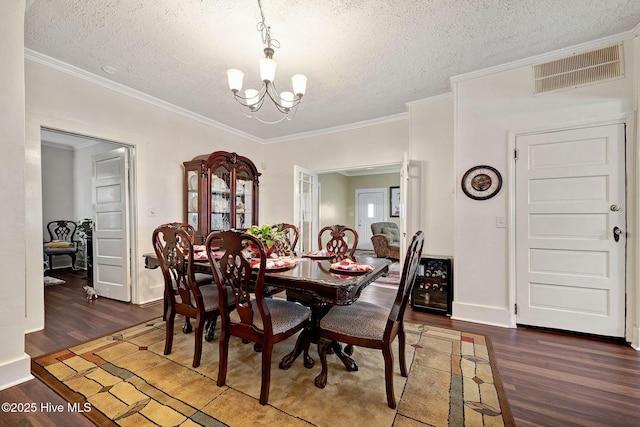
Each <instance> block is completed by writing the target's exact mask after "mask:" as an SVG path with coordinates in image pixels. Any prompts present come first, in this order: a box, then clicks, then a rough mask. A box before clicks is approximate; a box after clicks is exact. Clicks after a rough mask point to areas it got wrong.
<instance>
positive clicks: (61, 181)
mask: <svg viewBox="0 0 640 427" xmlns="http://www.w3.org/2000/svg"><path fill="white" fill-rule="evenodd" d="M73 157H74V156H73V150H71V149H65V148H57V147H51V146H48V145H43V146H42V230H43V233H44V237H45V240H46V241H48V240H49V233H47V231H46V230H47V223H49V221H54V220H57V219H69V220H72V221H75V218H76V217H75V214H74V191H73V189H74V184H73V181H74V180H73Z"/></svg>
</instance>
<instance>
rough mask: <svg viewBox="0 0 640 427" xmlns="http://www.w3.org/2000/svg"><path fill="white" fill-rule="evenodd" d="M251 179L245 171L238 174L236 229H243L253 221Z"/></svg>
mask: <svg viewBox="0 0 640 427" xmlns="http://www.w3.org/2000/svg"><path fill="white" fill-rule="evenodd" d="M252 209H253V179H252V177H251V176H249V174H248V173H247V172H246V171H241V172H239V173H238V176H237V180H236V228H240V229H245V228H249V227H251V226H252V225H258V224H252V223H251V222H252V221H253V211H252Z"/></svg>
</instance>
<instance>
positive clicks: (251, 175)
mask: <svg viewBox="0 0 640 427" xmlns="http://www.w3.org/2000/svg"><path fill="white" fill-rule="evenodd" d="M183 165H184V219H185V222H187V223H189V224H191V225H192V226H193V227H194V228H195V229H196V234H197V237H198V239H197V240H198V243H202V242H204V240H205V239H206V237H207V235H208V234H209V233H210V232H211V231H212V230H229V229H238V230H239V229H246V228H249V227H250V226H252V225H254V224H258V185H259V181H258V177H259V176H260V173H259V172H258V169H257V168H256V166H255V165H254V164H253V162H252V161H251V160H249V159H248V158H246V157H244V156H239V155H238V154H236V153H230V152H227V151H215V152H213V153H211V154H203V155H201V156H196V157H194V158H193V160H190V161H187V162H184V163H183Z"/></svg>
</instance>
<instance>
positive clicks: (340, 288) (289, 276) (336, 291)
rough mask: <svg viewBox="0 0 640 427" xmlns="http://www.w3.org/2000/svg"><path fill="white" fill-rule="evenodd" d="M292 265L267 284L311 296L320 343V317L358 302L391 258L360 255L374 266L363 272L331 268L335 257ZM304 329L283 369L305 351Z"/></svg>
mask: <svg viewBox="0 0 640 427" xmlns="http://www.w3.org/2000/svg"><path fill="white" fill-rule="evenodd" d="M143 257H144V258H145V267H146V268H157V267H158V266H159V264H158V260H157V258H156V255H155V253H150V254H144V255H143ZM290 260H291V264H292V265H293V266H292V267H290V268H286V269H276V270H269V269H267V271H266V272H265V279H264V281H265V285H269V286H272V287H276V288H279V289H289V290H292V291H297V292H302V293H304V294H306V295H308V296H309V306H310V308H311V324H312V325H311V330H310V333H311V337H310V338H311V342H317V338H318V333H319V328H320V319H321V318H322V316H324V314H326V313H327V311H328V310H329V309H330V308H331V306H333V305H349V304H352V303H353V302H355V301H356V300H357V299H358V298H359V297H360V294H361V293H362V291H363V290H364V289H365V288H366V287H367V286H368V285H369V284H371V283H372V282H373V281H375V280H376V279H378V278H379V277H381V276H386V275H387V274H388V272H389V265H390V264H391V261H390V260H388V259H385V258H374V257H360V256H356V257H354V258H352V260H354V261H356V262H358V263H362V264H368V265H370V266H372V267H373V268H372V269H371V270H368V271H363V272H357V273H353V272H342V271H337V270H333V269H331V264H332V263H334V262H336V260H335V259H332V258H330V259H318V258H307V257H300V258H290ZM194 267H196V269H197V270H199V271H202V272H211V267H210V265H209V263H208V261H195V265H194ZM305 333H306V332H304V331H303V333H301V334H300V335H299V336H298V340H297V341H296V344H295V347H294V349H293V351H291V353H289V354H288V355H286V356H285V357H284V358H283V359H282V360H281V362H280V368H281V369H288V368H289V367H290V366H291V365H292V364H293V362H294V361H295V359H296V358H297V357H298V356H299V355H300V354H301V352H302V350H303V346H304V339H305V337H304V334H305ZM336 355H337V356H338V357H339V358H340V359H341V360H342V362H343V363H344V365H345V367H346V368H347V369H349V370H357V369H358V368H357V364H356V363H355V361H353V360H352V359H351V358H350V357H349V356H348V355H347V354H344V353H343V352H342V351H341V350H338V351H337V352H336ZM313 364H314V361H313V358H311V357H310V356H309V357H306V358H305V360H304V365H305V367H307V368H311V367H313Z"/></svg>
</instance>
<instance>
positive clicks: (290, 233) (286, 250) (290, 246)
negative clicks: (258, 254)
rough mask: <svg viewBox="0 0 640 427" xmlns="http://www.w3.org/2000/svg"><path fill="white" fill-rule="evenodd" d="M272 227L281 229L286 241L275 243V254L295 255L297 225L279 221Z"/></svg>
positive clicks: (297, 234)
mask: <svg viewBox="0 0 640 427" xmlns="http://www.w3.org/2000/svg"><path fill="white" fill-rule="evenodd" d="M274 227H277V228H278V230H281V231H283V232H284V233H285V236H286V241H285V242H282V243H280V242H278V243H276V245H277V247H276V250H275V252H276V254H278V256H293V257H295V256H296V245H297V244H298V236H299V233H298V227H296V226H295V225H293V224H287V223H280V224H275V225H274Z"/></svg>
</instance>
